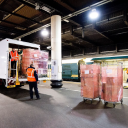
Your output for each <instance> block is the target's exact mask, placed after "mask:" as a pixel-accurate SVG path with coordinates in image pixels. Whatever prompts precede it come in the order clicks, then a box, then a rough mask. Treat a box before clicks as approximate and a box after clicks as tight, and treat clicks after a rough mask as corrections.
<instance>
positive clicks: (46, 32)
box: [41, 28, 48, 36]
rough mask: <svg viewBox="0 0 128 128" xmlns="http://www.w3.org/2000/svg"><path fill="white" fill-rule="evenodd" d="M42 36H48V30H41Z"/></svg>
mask: <svg viewBox="0 0 128 128" xmlns="http://www.w3.org/2000/svg"><path fill="white" fill-rule="evenodd" d="M41 34H42V36H48V31H47V30H46V28H44V29H43V30H42V32H41Z"/></svg>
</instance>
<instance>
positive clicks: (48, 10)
mask: <svg viewBox="0 0 128 128" xmlns="http://www.w3.org/2000/svg"><path fill="white" fill-rule="evenodd" d="M41 9H42V10H44V11H46V12H48V13H50V12H51V9H50V8H48V7H46V6H42V7H41Z"/></svg>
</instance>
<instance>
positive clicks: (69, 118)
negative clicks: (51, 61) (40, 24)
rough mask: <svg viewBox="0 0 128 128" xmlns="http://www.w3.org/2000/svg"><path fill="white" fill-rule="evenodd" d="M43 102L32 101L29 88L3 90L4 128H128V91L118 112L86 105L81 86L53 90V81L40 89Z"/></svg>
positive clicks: (0, 125) (0, 119) (0, 116)
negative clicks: (51, 85) (81, 94)
mask: <svg viewBox="0 0 128 128" xmlns="http://www.w3.org/2000/svg"><path fill="white" fill-rule="evenodd" d="M38 89H39V93H40V97H41V99H40V100H36V97H35V96H34V100H29V98H30V97H29V86H28V85H25V86H23V87H21V88H11V89H3V88H1V89H0V97H1V98H0V128H127V127H128V121H127V119H128V89H124V102H123V104H122V105H121V104H120V103H117V104H116V106H115V108H113V104H111V103H109V104H108V105H107V106H104V102H103V101H102V100H101V101H100V102H99V99H95V100H93V102H92V104H91V103H90V101H86V102H83V98H82V97H81V96H80V89H81V88H80V82H70V81H64V82H63V87H62V88H59V89H58V88H51V87H50V81H47V82H46V83H40V84H39V86H38Z"/></svg>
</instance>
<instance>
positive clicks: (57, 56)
mask: <svg viewBox="0 0 128 128" xmlns="http://www.w3.org/2000/svg"><path fill="white" fill-rule="evenodd" d="M51 47H52V50H51V69H52V71H51V82H52V83H51V86H52V87H61V86H62V85H63V84H62V52H61V51H62V48H61V16H59V15H53V16H52V17H51Z"/></svg>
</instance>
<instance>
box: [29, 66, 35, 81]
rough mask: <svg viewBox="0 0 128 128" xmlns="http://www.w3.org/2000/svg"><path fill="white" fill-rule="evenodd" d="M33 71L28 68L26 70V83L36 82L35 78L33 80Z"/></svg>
mask: <svg viewBox="0 0 128 128" xmlns="http://www.w3.org/2000/svg"><path fill="white" fill-rule="evenodd" d="M34 71H35V70H34V69H32V68H28V69H27V76H28V77H27V79H28V81H31V82H35V81H36V78H35V76H34Z"/></svg>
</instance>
